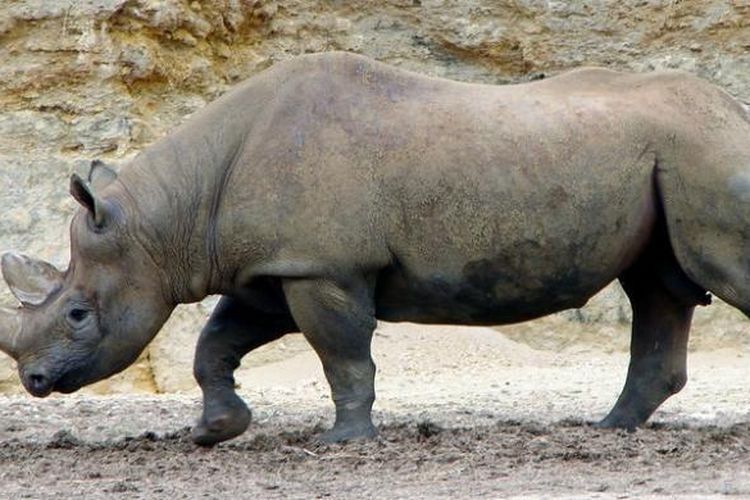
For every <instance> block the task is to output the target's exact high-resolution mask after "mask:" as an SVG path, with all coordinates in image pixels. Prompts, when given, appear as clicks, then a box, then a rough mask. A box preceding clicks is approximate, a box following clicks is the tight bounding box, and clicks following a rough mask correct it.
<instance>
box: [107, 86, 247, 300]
mask: <svg viewBox="0 0 750 500" xmlns="http://www.w3.org/2000/svg"><path fill="white" fill-rule="evenodd" d="M240 90H241V92H233V93H232V94H230V95H229V96H227V97H224V98H222V99H220V100H219V101H217V102H215V103H213V104H211V105H210V106H208V107H207V108H205V109H204V110H203V111H201V112H199V113H197V114H196V115H195V116H194V117H192V118H191V119H190V120H189V121H188V122H187V123H186V124H185V125H183V126H181V127H180V128H178V129H177V130H176V131H175V132H173V133H172V134H170V135H168V136H167V137H165V138H163V139H161V140H159V141H158V142H156V143H154V144H153V145H151V146H149V147H148V148H146V149H145V150H144V151H143V152H141V154H140V155H138V156H137V157H136V158H135V159H134V160H133V161H132V162H131V164H130V165H128V166H127V167H125V168H123V169H122V171H121V173H120V177H119V180H120V183H118V184H119V185H120V188H121V189H122V190H123V191H124V192H126V195H127V198H128V199H129V201H128V202H127V204H128V205H130V206H132V211H133V212H134V217H136V219H137V220H138V228H137V229H136V232H137V233H138V236H139V237H140V238H142V241H141V244H142V245H143V246H144V247H146V250H147V251H148V252H149V254H150V255H151V257H152V259H153V260H154V261H155V262H156V265H157V266H158V267H159V268H160V269H162V270H163V278H162V280H163V281H166V282H167V283H166V286H165V289H166V290H165V293H168V294H170V295H171V299H172V300H173V302H174V303H176V304H177V303H188V302H195V301H198V300H201V299H202V298H204V297H206V296H207V295H210V294H213V293H219V291H220V290H221V289H222V288H224V287H223V283H225V282H226V274H227V273H229V272H231V271H230V270H227V269H226V267H225V265H223V262H222V256H221V249H220V242H219V241H217V238H218V235H217V229H216V228H217V226H218V223H219V219H220V217H221V201H222V194H223V190H224V188H225V186H226V183H227V182H228V179H229V177H230V176H231V171H232V166H233V165H234V162H235V160H236V157H237V155H238V154H240V153H241V150H242V146H243V144H244V140H245V137H247V135H248V134H249V133H250V129H251V127H252V117H253V116H254V115H255V109H254V104H253V103H254V102H258V99H256V98H254V97H253V96H252V94H253V93H254V92H253V90H255V89H253V88H252V86H249V87H248V86H244V87H243V88H242V89H240ZM261 102H262V101H261Z"/></svg>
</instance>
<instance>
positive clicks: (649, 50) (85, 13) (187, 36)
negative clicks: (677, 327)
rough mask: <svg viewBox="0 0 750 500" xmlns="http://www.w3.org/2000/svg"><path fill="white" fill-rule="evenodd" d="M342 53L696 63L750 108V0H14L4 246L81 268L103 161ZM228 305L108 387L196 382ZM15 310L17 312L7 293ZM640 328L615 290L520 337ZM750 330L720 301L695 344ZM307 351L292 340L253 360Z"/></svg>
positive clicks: (1, 118) (452, 60)
mask: <svg viewBox="0 0 750 500" xmlns="http://www.w3.org/2000/svg"><path fill="white" fill-rule="evenodd" d="M327 50H350V51H356V52H360V53H364V54H366V55H369V56H371V57H374V58H376V59H380V60H383V61H385V62H388V63H391V64H394V65H397V66H401V67H404V68H407V69H412V70H415V71H419V72H423V73H427V74H431V75H437V76H443V77H448V78H454V79H459V80H466V81H477V82H487V83H508V82H516V81H525V80H530V79H534V78H541V77H544V76H545V75H550V74H554V73H556V72H559V71H562V70H564V69H567V68H571V67H574V66H580V65H601V66H607V67H612V68H618V69H632V70H638V71H647V70H651V69H660V68H679V69H684V70H687V71H691V72H694V73H696V74H698V75H700V76H703V77H705V78H708V79H709V80H712V81H714V82H715V83H717V84H719V85H721V86H722V87H724V88H725V89H726V90H727V91H729V92H730V93H732V94H734V95H735V96H737V97H739V98H740V99H741V100H744V101H745V102H750V78H749V77H748V75H750V5H748V4H747V2H727V1H724V0H708V1H698V0H683V1H681V2H666V1H648V2H644V1H641V0H622V1H620V2H614V3H613V2H601V1H592V2H541V1H538V0H514V1H509V0H507V1H506V0H502V1H496V0H466V1H461V2H447V1H444V0H390V1H388V2H369V1H366V0H352V1H349V2H323V1H318V0H289V1H285V2H279V1H274V0H206V1H201V2H198V1H193V0H75V1H73V0H70V1H47V0H9V1H6V2H2V3H1V4H0V60H2V61H3V64H2V65H0V104H1V106H0V207H1V208H2V211H3V217H2V218H0V251H1V250H5V249H9V248H14V249H18V250H20V251H23V252H26V253H29V254H33V255H38V256H40V257H42V258H46V259H48V260H50V261H51V262H53V263H55V264H56V265H59V266H61V267H64V266H65V265H67V261H68V252H69V249H68V238H67V224H68V221H69V219H70V216H71V214H72V213H73V210H74V209H75V204H74V203H73V202H72V201H71V200H70V197H69V196H68V194H67V185H68V180H67V179H68V177H69V175H70V174H71V173H72V172H79V173H85V172H86V169H87V168H88V164H89V162H90V160H91V159H93V158H102V159H104V160H106V161H108V162H110V163H115V164H118V163H122V162H125V161H127V158H129V157H132V155H134V154H135V153H137V152H138V151H139V150H140V149H142V148H143V147H145V146H146V145H148V144H149V143H151V142H153V141H154V140H156V139H157V138H159V137H162V136H163V135H164V134H166V133H168V132H169V130H171V129H172V128H174V127H175V126H176V125H177V124H179V123H180V122H181V121H182V120H184V119H185V117H186V116H187V115H189V114H190V113H192V112H194V111H195V110H197V109H199V108H201V107H202V106H204V105H205V103H206V102H209V101H210V100H212V99H214V98H216V97H217V96H218V95H220V94H221V93H223V92H225V91H226V90H227V89H228V88H230V87H231V86H232V85H233V84H234V83H236V82H238V81H239V80H241V79H243V78H245V77H248V76H250V75H252V74H255V73H257V72H258V71H260V70H262V69H264V68H266V67H268V66H269V65H271V64H273V63H274V62H277V61H280V60H283V59H287V58H290V57H293V56H294V55H297V54H302V53H307V52H315V51H327ZM213 302H215V299H213V300H211V299H210V300H209V301H207V302H206V303H204V304H199V305H193V306H185V307H182V308H180V309H179V310H178V311H177V312H176V313H175V315H174V316H173V318H172V319H171V320H170V322H169V323H168V324H167V325H166V326H165V327H164V330H163V331H162V332H161V334H160V335H159V336H158V337H157V339H156V340H155V341H154V343H153V345H152V346H151V348H150V349H149V351H148V352H147V353H146V354H145V355H144V357H142V358H141V360H140V361H139V363H138V364H137V365H136V366H135V367H133V368H131V369H130V370H128V371H127V372H125V373H124V374H122V375H120V376H119V378H118V379H117V381H112V382H109V385H106V384H105V385H100V386H98V387H96V388H94V389H92V390H95V391H103V390H127V391H130V390H151V389H150V388H156V389H157V390H162V391H173V390H186V389H189V388H192V387H194V382H193V380H192V375H191V372H192V369H191V363H192V350H193V346H194V345H195V340H197V335H198V332H199V331H200V328H201V326H202V325H201V323H202V322H203V321H205V319H206V317H207V315H208V314H209V312H210V308H211V304H213ZM0 303H2V304H6V305H9V304H12V303H13V301H12V299H11V298H10V295H9V294H8V292H7V290H5V289H4V288H2V290H0ZM628 318H629V307H628V305H627V301H626V299H625V298H624V296H623V294H622V292H621V290H619V289H618V288H617V286H616V285H615V286H614V287H610V288H608V289H606V290H605V291H604V292H603V293H602V294H601V295H600V296H598V297H596V298H595V299H593V300H592V301H591V304H590V305H588V306H587V307H585V308H583V309H582V310H580V311H568V312H565V313H563V314H561V315H557V316H554V317H552V318H547V319H544V320H542V321H539V322H533V323H529V324H526V325H519V326H516V327H510V328H504V329H503V331H505V332H507V334H508V335H511V336H514V338H517V339H521V340H524V341H526V342H529V343H531V344H532V345H535V344H534V343H535V342H537V344H538V347H540V348H549V347H550V345H551V344H550V342H552V343H553V344H554V346H553V347H554V348H558V347H572V346H576V345H594V344H597V345H600V346H603V347H604V348H606V349H625V348H627V345H628V332H627V325H626V322H627V320H628ZM747 330H748V329H747V327H746V326H745V320H744V318H743V317H741V315H739V313H736V311H734V310H731V309H730V308H728V307H727V306H723V307H722V306H714V307H711V308H702V309H701V310H699V311H698V313H697V314H696V328H695V331H696V337H695V339H696V340H695V341H694V342H693V344H691V345H693V346H694V347H696V348H708V347H714V346H719V345H726V344H732V345H734V344H742V345H746V344H747V342H748V340H745V338H750V337H748V336H746V335H743V334H744V333H747ZM535 339H536V340H535ZM540 339H542V340H540ZM543 339H547V340H543ZM555 339H557V340H555ZM553 340H554V342H553ZM303 348H305V347H304V341H303V340H302V339H301V338H300V337H290V338H289V340H286V339H285V340H282V341H281V342H280V343H278V344H276V345H274V346H271V347H268V348H265V349H263V350H261V351H260V352H259V353H255V354H253V355H251V357H250V362H253V363H263V362H267V361H268V360H273V359H276V357H277V356H283V355H284V353H285V349H286V350H287V351H288V350H296V349H303ZM11 373H12V366H11V364H10V362H9V361H8V360H6V359H2V360H0V392H3V391H13V390H18V388H17V385H14V384H15V382H13V380H15V379H14V378H13V377H10V374H11ZM9 377H10V378H9Z"/></svg>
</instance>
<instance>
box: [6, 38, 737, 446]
mask: <svg viewBox="0 0 750 500" xmlns="http://www.w3.org/2000/svg"><path fill="white" fill-rule="evenodd" d="M70 189H71V193H72V194H73V196H74V197H75V198H76V199H77V200H78V201H79V202H80V203H81V205H82V208H81V209H80V210H79V211H78V213H77V214H76V215H75V217H74V219H73V221H72V224H71V229H70V232H71V235H70V236H71V248H72V250H71V255H72V258H71V262H70V266H69V268H68V269H67V271H65V272H61V271H58V270H57V269H55V268H54V267H52V266H51V265H49V264H46V263H44V262H41V261H37V260H34V259H31V258H29V257H25V256H23V255H18V254H14V253H7V254H5V255H4V256H3V259H2V270H3V274H4V276H5V279H6V281H7V282H8V284H9V285H10V287H11V289H12V291H13V292H14V294H15V295H16V296H17V297H18V298H19V300H20V301H21V304H22V305H21V307H20V308H19V309H17V310H14V311H10V310H7V311H5V312H4V313H3V317H2V318H0V319H2V324H3V325H4V327H3V328H4V332H3V335H2V339H3V340H2V345H1V347H2V348H3V350H4V351H6V352H7V353H9V354H10V355H11V356H13V357H14V358H16V359H17V360H18V366H19V372H20V376H21V379H22V381H23V383H24V385H25V387H26V388H27V389H28V390H29V391H30V392H31V393H32V394H33V395H36V396H45V395H47V394H49V393H50V392H51V391H59V392H65V393H67V392H72V391H75V390H77V389H78V388H80V387H81V386H83V385H85V384H89V383H92V382H94V381H97V380H100V379H102V378H105V377H107V376H110V375H112V374H114V373H116V372H118V371H120V370H122V369H124V368H125V367H127V366H128V365H129V364H131V363H132V362H133V360H135V359H136V358H137V356H138V355H139V353H140V352H141V351H142V350H143V349H144V347H145V346H146V345H147V344H148V342H149V341H150V340H151V339H152V338H153V336H154V335H155V334H156V333H157V331H158V330H159V328H160V327H161V326H162V325H163V323H164V322H165V320H166V319H167V317H168V316H169V314H170V313H171V311H172V310H173V308H174V307H175V306H176V305H177V304H178V303H188V302H195V301H198V300H200V299H202V298H204V297H206V296H207V295H209V294H220V295H222V296H223V297H222V298H221V299H220V302H219V304H218V305H217V307H216V309H215V311H214V312H213V314H212V316H211V318H210V320H209V321H208V323H207V325H206V326H205V328H204V329H203V331H202V332H201V335H200V339H199V341H198V346H197V349H196V356H195V365H194V372H195V377H196V379H197V381H198V384H199V385H200V387H201V389H202V391H203V395H204V406H203V413H202V416H201V417H200V420H199V421H198V423H197V424H196V426H195V427H194V429H193V438H194V440H195V441H196V442H197V443H199V444H201V445H211V444H214V443H216V442H219V441H222V440H226V439H230V438H232V437H235V436H237V435H239V434H241V433H242V432H244V430H245V429H246V428H247V426H248V424H249V422H250V416H251V414H250V411H249V410H248V408H247V406H246V405H245V403H244V402H243V401H242V400H241V399H240V398H239V397H238V396H237V394H236V393H235V390H234V380H233V371H234V370H235V369H236V368H237V366H238V365H239V362H240V359H241V358H242V357H243V356H244V355H245V354H246V353H247V352H249V351H251V350H252V349H255V348H256V347H258V346H261V345H263V344H266V343H267V342H270V341H272V340H275V339H277V338H279V337H281V336H283V335H285V334H287V333H290V332H298V331H301V332H302V333H303V334H304V335H305V337H306V338H307V340H308V341H309V342H310V344H311V345H312V346H313V347H314V349H315V351H316V352H317V353H318V355H319V357H320V359H321V361H322V364H323V368H324V371H325V375H326V377H327V379H328V381H329V383H330V386H331V392H332V399H333V401H334V403H335V408H336V420H335V424H334V426H333V428H332V430H330V431H328V432H327V433H326V434H324V435H323V437H322V438H323V439H324V440H327V441H342V440H347V439H352V438H359V437H368V436H373V435H374V434H375V433H376V429H375V427H374V426H373V424H372V421H371V417H370V413H371V407H372V403H373V400H374V398H375V392H374V376H375V365H374V363H373V361H372V359H371V356H370V342H371V337H372V333H373V329H374V328H375V325H376V321H377V319H383V320H387V321H413V322H421V323H451V324H463V325H494V324H504V323H512V322H519V321H525V320H529V319H532V318H537V317H540V316H543V315H546V314H550V313H553V312H556V311H561V310H563V309H567V308H572V307H581V306H583V305H584V304H585V303H586V301H587V300H588V299H589V298H590V297H591V296H593V295H594V294H595V293H597V292H598V291H599V290H601V289H602V288H603V287H604V286H605V285H607V284H608V283H610V282H611V281H613V280H615V279H619V280H620V282H621V283H622V285H623V287H624V289H625V291H626V293H627V295H628V297H629V298H630V301H631V304H632V307H633V327H632V347H631V361H630V367H629V369H628V373H627V379H626V382H625V386H624V389H623V391H622V394H621V395H620V397H619V399H618V400H617V402H616V404H615V406H614V408H613V409H612V411H611V412H610V413H609V415H608V416H607V417H606V418H605V419H604V420H603V421H602V422H601V424H600V425H602V426H604V427H625V428H633V427H635V426H637V425H639V424H641V423H643V422H644V421H645V420H646V419H647V418H648V417H649V416H650V415H651V413H652V412H653V411H654V410H655V409H656V408H657V407H658V406H659V405H660V404H661V403H662V402H663V401H664V400H665V399H666V398H667V397H669V396H670V395H672V394H674V393H676V392H677V391H679V390H680V389H681V388H682V386H683V385H684V384H685V381H686V371H685V363H686V350H687V349H686V348H687V339H688V330H689V327H690V321H691V317H692V313H693V310H694V308H695V306H696V305H699V304H707V303H708V302H709V300H710V296H709V295H708V294H707V292H708V291H710V292H712V293H714V294H715V295H717V296H718V297H720V298H721V299H723V300H725V301H726V302H728V303H729V304H731V305H733V306H735V307H737V308H738V309H740V310H741V311H743V312H745V313H748V311H750V279H748V273H749V272H750V263H749V261H748V257H749V256H750V252H749V250H750V248H748V245H750V224H748V220H750V118H749V116H748V112H747V110H745V108H744V107H743V105H742V104H740V103H739V102H738V101H736V100H735V99H733V98H732V97H730V96H729V95H728V94H727V93H725V92H724V91H722V90H720V89H718V88H717V87H715V86H713V85H711V84H709V83H707V82H705V81H703V80H700V79H698V78H696V77H693V76H690V75H687V74H684V73H679V72H663V73H653V74H624V73H618V72H613V71H608V70H604V69H580V70H576V71H572V72H569V73H565V74H563V75H561V76H557V77H554V78H549V79H545V80H541V81H534V82H531V83H525V84H521V85H507V86H492V85H477V84H467V83H458V82H452V81H447V80H443V79H438V78H430V77H426V76H421V75H418V74H414V73H410V72H407V71H403V70H400V69H396V68H393V67H390V66H387V65H384V64H381V63H378V62H375V61H372V60H369V59H367V58H364V57H361V56H356V55H352V54H346V53H326V54H319V55H311V56H304V57H299V58H296V59H293V60H291V61H288V62H284V63H280V64H277V65H275V66H273V67H272V68H270V69H268V70H267V71H264V72H262V73H260V74H258V75H257V76H254V77H252V78H250V79H249V80H247V81H246V82H244V83H242V84H240V85H238V86H237V88H236V89H235V90H234V91H232V92H230V93H228V94H226V95H225V96H223V97H221V98H220V99H218V100H217V101H215V102H214V103H212V104H211V105H209V106H207V107H206V108H205V109H203V110H202V111H200V112H198V113H196V114H195V115H194V116H193V117H192V118H190V119H189V120H188V121H187V122H186V123H185V124H184V125H182V126H180V127H179V128H178V129H176V130H175V131H174V132H173V133H171V134H170V135H168V136H166V137H164V138H163V139H161V140H159V141H157V142H156V143H154V144H153V145H151V146H149V147H148V148H146V149H145V150H144V151H143V152H141V153H140V154H139V155H138V156H137V157H136V158H135V159H133V160H132V161H131V162H130V163H129V164H127V165H125V166H124V167H123V168H122V169H121V171H120V172H119V175H118V174H115V173H114V172H113V171H112V170H111V169H108V168H107V167H106V166H104V165H102V164H95V165H93V166H92V170H91V173H90V175H89V179H88V180H84V179H82V178H80V177H78V176H77V175H74V176H73V177H72V180H71V187H70Z"/></svg>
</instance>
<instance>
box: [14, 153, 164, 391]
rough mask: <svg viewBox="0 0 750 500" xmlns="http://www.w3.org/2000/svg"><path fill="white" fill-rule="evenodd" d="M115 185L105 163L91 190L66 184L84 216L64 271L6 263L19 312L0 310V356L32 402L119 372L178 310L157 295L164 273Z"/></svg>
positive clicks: (35, 263) (29, 262) (79, 183)
mask: <svg viewBox="0 0 750 500" xmlns="http://www.w3.org/2000/svg"><path fill="white" fill-rule="evenodd" d="M115 180H116V175H115V174H114V172H113V171H111V170H110V169H108V168H107V167H104V166H103V165H101V164H93V165H92V169H91V173H90V174H89V179H88V182H87V181H85V180H83V179H82V178H81V177H80V176H78V175H75V174H74V175H73V177H72V178H71V183H70V191H71V194H72V195H73V197H74V198H75V199H76V200H77V201H78V202H79V203H80V204H81V205H82V208H81V209H80V210H79V211H78V212H77V213H76V215H75V217H74V219H73V221H72V223H71V226H70V239H71V261H70V265H69V266H68V269H67V270H66V271H64V272H63V271H60V270H58V269H56V268H55V267H54V266H53V265H52V264H49V263H47V262H43V261H40V260H36V259H32V258H29V257H26V256H23V255H18V254H15V253H5V254H4V255H3V256H2V259H1V263H2V274H3V276H4V278H5V280H6V282H7V283H8V285H9V286H10V289H11V291H12V292H13V294H14V295H15V297H16V298H17V299H18V300H19V301H20V303H21V306H20V307H19V308H18V309H15V310H8V309H6V310H1V311H0V350H2V351H4V352H5V353H7V354H8V355H10V356H11V357H13V358H14V359H15V360H16V361H17V362H18V371H19V375H20V377H21V381H22V382H23V385H24V386H25V388H26V390H28V391H29V392H30V393H31V394H33V395H34V396H39V397H44V396H46V395H48V394H49V393H50V392H52V391H59V392H65V393H67V392H73V391H75V390H77V389H79V388H80V387H82V386H84V385H87V384H90V383H92V382H95V381H97V380H101V379H103V378H106V377H108V376H110V375H113V374H115V373H117V372H119V371H121V370H123V369H125V368H126V367H127V366H128V365H130V364H131V363H132V362H133V361H135V359H136V358H137V357H138V355H139V354H140V353H141V351H142V350H143V349H144V347H145V346H146V345H147V344H148V343H149V341H150V340H151V339H152V338H153V336H154V335H155V334H156V332H157V331H158V330H159V328H160V327H161V325H162V324H163V323H164V322H165V321H166V319H167V318H168V316H169V314H170V313H171V311H172V309H173V308H174V305H173V304H172V303H171V301H170V300H167V298H166V297H165V294H164V293H162V291H163V290H164V288H163V285H164V283H162V282H161V280H160V276H161V275H162V274H163V272H162V271H161V270H160V269H159V268H158V266H157V264H156V263H155V262H154V261H153V260H152V259H151V257H150V254H149V252H148V250H147V249H146V248H144V246H143V245H142V244H141V241H142V239H141V238H138V237H137V234H136V232H137V231H138V229H139V223H138V221H137V214H138V211H137V209H135V208H134V207H132V206H129V205H132V204H128V202H127V197H126V195H123V190H122V189H117V186H116V185H115V184H117V183H115V182H114V181H115ZM99 192H101V194H97V193H99Z"/></svg>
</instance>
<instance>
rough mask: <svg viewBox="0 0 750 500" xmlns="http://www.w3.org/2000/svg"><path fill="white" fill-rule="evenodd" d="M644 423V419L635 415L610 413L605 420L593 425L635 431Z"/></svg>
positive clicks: (601, 427)
mask: <svg viewBox="0 0 750 500" xmlns="http://www.w3.org/2000/svg"><path fill="white" fill-rule="evenodd" d="M642 423H643V421H642V420H639V419H636V418H633V417H623V416H617V415H608V416H607V417H606V418H604V419H603V420H600V421H599V422H596V423H594V424H593V427H594V428H595V429H625V430H626V431H628V432H633V431H635V430H636V428H637V427H639V426H640V425H641V424H642Z"/></svg>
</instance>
